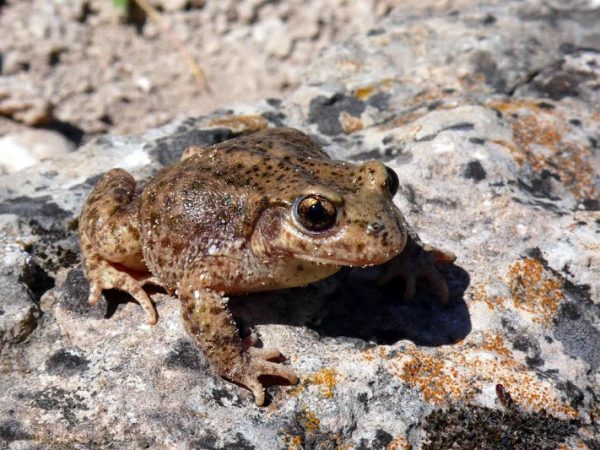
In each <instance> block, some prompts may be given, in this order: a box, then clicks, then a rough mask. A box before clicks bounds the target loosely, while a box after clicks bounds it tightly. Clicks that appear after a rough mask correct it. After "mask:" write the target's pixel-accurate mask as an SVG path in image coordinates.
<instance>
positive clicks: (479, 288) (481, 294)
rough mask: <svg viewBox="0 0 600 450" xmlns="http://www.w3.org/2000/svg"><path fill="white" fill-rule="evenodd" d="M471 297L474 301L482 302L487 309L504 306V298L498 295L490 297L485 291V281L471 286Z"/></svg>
mask: <svg viewBox="0 0 600 450" xmlns="http://www.w3.org/2000/svg"><path fill="white" fill-rule="evenodd" d="M471 298H472V299H473V300H475V301H480V302H484V303H485V304H486V305H487V307H488V308H489V309H496V308H504V301H505V298H504V297H501V296H498V295H495V296H493V297H490V296H489V295H488V293H487V292H486V284H485V283H479V284H477V285H475V286H473V289H472V290H471Z"/></svg>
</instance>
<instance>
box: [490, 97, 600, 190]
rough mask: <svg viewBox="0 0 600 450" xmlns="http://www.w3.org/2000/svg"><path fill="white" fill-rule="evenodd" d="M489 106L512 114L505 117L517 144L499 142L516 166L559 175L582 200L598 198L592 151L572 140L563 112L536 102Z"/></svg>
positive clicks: (502, 103)
mask: <svg viewBox="0 0 600 450" xmlns="http://www.w3.org/2000/svg"><path fill="white" fill-rule="evenodd" d="M488 106H490V107H492V108H495V109H497V110H499V111H502V112H504V113H509V114H508V115H507V116H506V117H507V119H508V120H509V121H510V123H511V127H512V132H513V141H514V145H511V144H510V143H506V142H500V141H496V143H498V144H500V145H503V146H504V147H506V148H507V149H508V150H509V151H510V153H511V155H512V156H513V158H514V159H515V161H516V162H517V164H519V165H521V166H523V165H525V164H527V165H528V166H529V167H530V168H531V169H532V170H533V171H534V172H536V173H538V174H542V173H543V172H544V171H548V172H550V173H554V174H556V175H558V178H559V179H560V183H562V185H563V186H565V188H566V189H568V190H569V191H571V193H572V194H573V195H574V196H575V198H577V199H579V200H585V199H588V198H596V197H597V196H598V192H597V190H596V187H595V185H594V166H593V164H592V151H591V148H590V146H585V145H581V143H580V141H579V140H576V139H575V140H571V138H570V137H569V133H570V132H571V131H573V127H572V125H570V124H569V122H568V121H566V120H565V119H564V117H562V116H561V115H560V113H557V112H555V110H553V109H550V110H548V109H544V108H542V107H540V102H536V101H533V100H520V101H515V102H493V103H491V104H489V105H488Z"/></svg>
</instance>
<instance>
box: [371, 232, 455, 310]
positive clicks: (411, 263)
mask: <svg viewBox="0 0 600 450" xmlns="http://www.w3.org/2000/svg"><path fill="white" fill-rule="evenodd" d="M407 229H408V239H407V241H406V246H405V247H404V250H402V253H400V254H399V255H397V256H395V257H394V258H392V259H391V260H390V261H389V262H387V263H386V265H385V269H384V272H383V274H382V275H381V276H380V277H379V279H378V280H377V283H378V284H379V285H385V284H387V283H389V282H390V281H392V280H393V279H394V278H396V277H398V276H400V277H402V278H403V279H404V281H405V283H406V288H405V291H404V298H405V299H407V300H408V299H410V298H412V297H414V295H415V293H416V283H417V279H419V278H421V279H425V280H427V281H428V282H429V283H430V284H431V285H432V287H433V289H434V290H435V292H436V294H437V300H438V302H439V303H440V304H442V305H445V304H447V303H448V298H449V293H448V286H447V285H446V281H445V280H444V278H443V277H442V275H441V274H440V272H439V271H438V269H437V267H436V266H437V265H438V264H452V263H453V262H454V261H455V260H456V256H455V255H454V253H452V252H449V251H446V250H441V249H438V248H436V247H433V246H431V245H428V244H423V243H422V242H421V240H420V239H419V237H418V236H417V234H416V233H415V232H414V231H412V230H411V229H410V228H407Z"/></svg>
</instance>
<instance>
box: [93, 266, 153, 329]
mask: <svg viewBox="0 0 600 450" xmlns="http://www.w3.org/2000/svg"><path fill="white" fill-rule="evenodd" d="M86 272H87V276H88V279H89V280H90V296H89V298H88V302H89V303H90V304H91V305H95V304H96V303H97V302H98V300H99V299H100V295H101V294H102V291H103V290H105V289H118V290H120V291H123V292H126V293H128V294H129V295H131V296H132V297H133V298H134V299H135V300H136V301H137V302H138V303H139V304H140V306H141V307H142V308H143V309H144V311H145V312H146V315H147V316H148V322H149V323H150V324H151V325H154V324H156V322H157V321H158V316H157V313H156V308H155V307H154V305H153V304H152V301H151V300H150V297H148V294H146V291H144V289H143V286H144V285H145V284H147V283H153V284H154V282H153V281H151V280H152V279H151V278H149V277H147V276H140V277H135V276H133V275H131V274H129V273H127V272H126V271H124V270H119V269H118V268H117V267H115V266H113V265H112V264H110V263H108V262H107V261H105V260H103V259H101V258H100V257H96V258H90V259H88V261H86Z"/></svg>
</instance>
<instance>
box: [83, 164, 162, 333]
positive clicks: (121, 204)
mask: <svg viewBox="0 0 600 450" xmlns="http://www.w3.org/2000/svg"><path fill="white" fill-rule="evenodd" d="M134 196H135V181H134V180H133V177H132V176H131V175H130V174H129V173H127V172H126V171H125V170H122V169H113V170H111V171H109V172H107V173H106V174H104V175H103V176H102V178H101V179H100V180H99V181H98V183H97V184H96V186H95V187H94V190H93V191H92V193H91V194H90V196H89V198H88V200H87V202H86V204H85V206H84V208H83V211H82V212H81V217H80V218H79V236H80V243H81V251H82V253H83V263H84V268H85V272H86V275H87V278H88V280H89V281H90V296H89V303H91V304H95V303H96V302H97V301H98V299H99V298H100V295H101V293H102V291H103V290H104V289H118V290H121V291H124V292H127V293H128V294H130V295H131V296H132V297H133V298H134V299H135V300H137V301H138V303H139V304H140V305H141V306H142V308H143V309H144V311H145V312H146V314H147V316H148V321H149V322H150V323H151V324H154V323H156V321H157V314H156V309H155V308H154V305H153V304H152V301H151V300H150V297H148V294H146V292H145V291H144V289H143V286H144V285H145V284H147V283H154V284H157V283H156V282H155V280H154V279H153V278H152V277H151V276H150V274H149V273H148V269H147V268H146V265H145V264H144V260H143V255H142V249H141V244H140V239H139V223H138V219H137V211H136V209H137V208H136V201H137V200H135V198H134Z"/></svg>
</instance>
